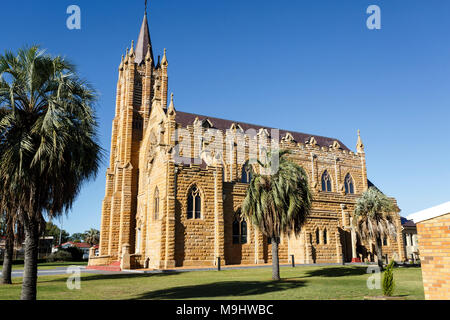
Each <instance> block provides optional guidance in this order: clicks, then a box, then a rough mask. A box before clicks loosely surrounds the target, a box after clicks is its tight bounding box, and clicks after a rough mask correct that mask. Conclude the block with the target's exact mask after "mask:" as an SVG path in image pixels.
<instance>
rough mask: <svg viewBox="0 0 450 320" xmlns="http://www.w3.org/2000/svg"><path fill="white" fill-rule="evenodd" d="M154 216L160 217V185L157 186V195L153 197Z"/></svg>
mask: <svg viewBox="0 0 450 320" xmlns="http://www.w3.org/2000/svg"><path fill="white" fill-rule="evenodd" d="M153 218H154V219H155V220H158V219H159V190H158V187H156V188H155V196H154V198H153Z"/></svg>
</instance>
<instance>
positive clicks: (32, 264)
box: [20, 221, 39, 300]
mask: <svg viewBox="0 0 450 320" xmlns="http://www.w3.org/2000/svg"><path fill="white" fill-rule="evenodd" d="M24 227H25V266H24V273H23V282H22V295H21V297H20V298H21V299H22V300H36V291H37V290H36V285H37V262H38V261H37V260H38V248H39V247H38V245H39V225H38V223H36V222H35V221H28V222H27V223H25V226H24Z"/></svg>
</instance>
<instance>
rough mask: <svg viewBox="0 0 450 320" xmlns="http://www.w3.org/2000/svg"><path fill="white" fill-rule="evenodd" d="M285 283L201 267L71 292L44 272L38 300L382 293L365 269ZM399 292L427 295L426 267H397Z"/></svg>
mask: <svg viewBox="0 0 450 320" xmlns="http://www.w3.org/2000/svg"><path fill="white" fill-rule="evenodd" d="M281 276H282V278H283V280H282V281H280V282H273V281H271V280H270V278H271V269H270V268H263V269H245V270H224V271H221V272H217V271H196V272H183V273H163V274H120V275H94V274H92V275H86V274H83V275H82V278H81V289H80V290H69V289H67V286H66V280H67V277H68V276H43V277H40V278H39V282H38V299H45V300H54V299H56V300H60V299H68V300H72V299H74V300H78V299H86V300H91V299H239V300H243V299H263V300H264V299H268V300H271V299H272V300H286V299H364V296H380V295H381V294H382V293H381V290H369V289H368V288H367V286H366V281H367V279H368V277H369V276H370V275H369V274H367V273H366V268H365V267H356V266H352V267H340V266H337V267H335V266H329V267H297V268H289V267H283V268H281ZM394 277H395V280H396V290H395V292H394V295H395V296H399V297H401V298H402V299H424V293H423V286H422V275H421V270H420V268H396V269H395V271H394ZM20 281H21V279H14V284H13V285H12V286H0V299H18V298H19V296H20V289H21V285H20Z"/></svg>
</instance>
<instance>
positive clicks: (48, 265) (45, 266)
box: [0, 261, 87, 271]
mask: <svg viewBox="0 0 450 320" xmlns="http://www.w3.org/2000/svg"><path fill="white" fill-rule="evenodd" d="M67 266H87V261H82V262H70V261H68V262H44V263H39V264H38V269H39V270H49V269H54V268H58V267H67ZM2 269H3V265H1V264H0V271H2ZM12 269H13V270H22V269H23V264H13V266H12Z"/></svg>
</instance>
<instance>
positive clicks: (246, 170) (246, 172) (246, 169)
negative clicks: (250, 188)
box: [241, 161, 252, 183]
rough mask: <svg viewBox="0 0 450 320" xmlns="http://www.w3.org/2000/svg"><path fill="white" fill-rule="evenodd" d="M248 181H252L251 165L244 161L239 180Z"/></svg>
mask: <svg viewBox="0 0 450 320" xmlns="http://www.w3.org/2000/svg"><path fill="white" fill-rule="evenodd" d="M250 181H252V166H251V165H250V164H249V163H248V161H246V162H245V164H244V165H243V166H242V175H241V182H242V183H250Z"/></svg>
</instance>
